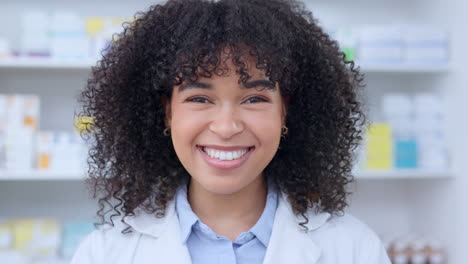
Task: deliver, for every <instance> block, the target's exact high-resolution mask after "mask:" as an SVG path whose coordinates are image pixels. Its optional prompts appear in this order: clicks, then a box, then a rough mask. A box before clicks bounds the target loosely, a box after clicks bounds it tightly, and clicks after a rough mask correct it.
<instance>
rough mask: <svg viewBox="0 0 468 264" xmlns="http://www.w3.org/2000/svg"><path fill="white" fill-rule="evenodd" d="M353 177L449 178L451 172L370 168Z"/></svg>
mask: <svg viewBox="0 0 468 264" xmlns="http://www.w3.org/2000/svg"><path fill="white" fill-rule="evenodd" d="M355 175H356V176H355V178H356V179H357V180H359V179H366V180H384V179H387V180H388V179H421V180H425V179H451V178H452V177H453V176H452V173H451V172H450V171H448V170H446V171H445V170H444V171H429V170H417V169H401V170H370V171H360V172H357V173H356V174H355Z"/></svg>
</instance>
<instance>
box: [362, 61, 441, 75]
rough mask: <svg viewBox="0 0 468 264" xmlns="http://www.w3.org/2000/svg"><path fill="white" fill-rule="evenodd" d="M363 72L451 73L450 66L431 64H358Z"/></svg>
mask: <svg viewBox="0 0 468 264" xmlns="http://www.w3.org/2000/svg"><path fill="white" fill-rule="evenodd" d="M356 65H357V66H360V67H361V69H362V71H363V72H367V73H446V72H449V71H450V66H449V65H431V64H394V65H392V64H366V63H362V64H359V62H356Z"/></svg>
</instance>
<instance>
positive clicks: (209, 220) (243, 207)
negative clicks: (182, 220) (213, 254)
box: [188, 176, 267, 241]
mask: <svg viewBox="0 0 468 264" xmlns="http://www.w3.org/2000/svg"><path fill="white" fill-rule="evenodd" d="M266 194H267V186H266V183H265V180H264V177H263V176H260V177H258V178H257V179H256V180H255V181H254V182H252V183H251V184H249V185H248V186H246V187H245V188H243V189H242V190H240V191H238V192H235V193H232V194H218V193H212V192H209V191H207V190H206V189H204V188H203V187H202V186H201V185H200V184H199V183H197V182H196V181H195V180H193V179H192V180H191V183H190V186H189V190H188V200H189V203H190V205H191V207H192V210H193V212H194V213H195V214H196V215H197V216H198V217H199V218H200V220H201V221H202V222H203V223H204V224H206V225H208V226H209V227H210V228H211V229H212V230H213V231H214V232H216V233H217V234H218V235H223V236H226V237H228V238H229V239H231V240H233V241H234V240H235V238H236V237H237V235H238V234H239V233H241V232H246V231H248V230H249V229H250V228H251V227H252V226H254V225H255V223H257V221H258V219H259V218H260V216H261V215H262V212H263V210H264V208H265V203H266Z"/></svg>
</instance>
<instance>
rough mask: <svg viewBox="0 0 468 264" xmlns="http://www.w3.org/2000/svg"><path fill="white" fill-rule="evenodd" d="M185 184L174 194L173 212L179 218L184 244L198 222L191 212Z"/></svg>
mask: <svg viewBox="0 0 468 264" xmlns="http://www.w3.org/2000/svg"><path fill="white" fill-rule="evenodd" d="M187 197H188V196H187V183H184V184H182V185H181V186H180V187H179V188H178V189H177V192H176V197H175V207H176V208H175V210H176V212H177V215H178V217H179V224H180V231H181V235H182V242H183V243H186V242H187V239H188V238H189V236H190V233H191V232H192V227H193V225H195V224H196V223H197V221H199V218H198V216H197V215H196V214H195V213H194V212H193V211H192V207H191V206H190V204H189V202H188V199H187Z"/></svg>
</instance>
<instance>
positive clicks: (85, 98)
mask: <svg viewBox="0 0 468 264" xmlns="http://www.w3.org/2000/svg"><path fill="white" fill-rule="evenodd" d="M361 82H362V78H361V75H360V73H359V71H358V70H357V69H355V68H354V64H353V63H352V62H347V61H345V60H344V56H343V54H342V53H341V52H340V51H339V47H338V44H337V43H336V42H335V41H332V40H331V39H330V37H329V36H328V35H327V34H326V33H324V31H323V30H322V29H321V28H320V27H319V26H317V24H316V21H315V20H314V19H313V17H312V15H311V13H310V12H308V11H306V10H305V9H304V7H303V5H302V4H301V3H300V2H297V1H294V0H249V1H247V0H221V1H216V2H214V1H204V0H169V1H168V2H166V3H164V4H161V5H155V6H153V7H151V8H150V9H149V11H147V12H145V13H140V14H138V16H137V17H136V19H135V21H134V22H132V23H131V24H128V25H126V26H125V30H124V31H123V33H121V34H120V35H119V37H118V38H117V40H116V41H115V42H114V43H113V44H112V46H111V47H110V49H109V50H108V51H107V53H106V54H105V55H104V57H103V59H102V60H101V61H100V63H99V65H98V67H95V68H93V72H92V77H91V78H90V80H89V81H88V85H87V89H85V91H84V92H83V94H82V97H81V102H82V103H83V104H84V111H83V112H82V115H87V116H92V117H93V119H94V123H93V126H90V127H88V129H87V131H86V132H87V133H86V135H87V136H90V139H91V142H92V144H93V145H92V149H91V151H90V159H89V163H90V170H89V173H90V176H91V177H90V180H89V183H90V184H91V186H92V187H93V189H94V195H95V197H98V198H99V205H100V210H99V211H98V215H99V216H100V217H101V224H102V226H101V227H100V228H99V229H98V230H96V231H95V232H93V233H92V234H91V235H89V236H88V237H87V238H86V240H85V241H83V243H82V245H81V246H80V248H79V249H78V251H77V252H76V254H75V256H74V259H73V261H72V263H74V264H94V263H113V264H127V263H139V264H146V263H148V264H149V263H194V264H197V263H204V264H205V263H320V264H332V263H333V264H336V263H343V264H345V263H346V264H351V263H356V264H358V263H359V264H365V263H369V264H377V263H378V264H385V263H390V262H389V260H388V257H387V255H386V253H385V250H384V248H383V246H382V245H381V242H380V240H379V239H378V237H377V236H376V235H375V233H374V232H373V231H371V230H370V229H369V228H368V227H367V226H366V225H364V224H363V223H361V222H360V221H359V220H357V219H355V218H353V217H352V216H350V215H346V214H344V209H345V207H346V206H347V203H346V197H347V192H346V185H347V184H348V183H349V182H351V180H352V175H351V168H352V161H353V155H352V153H353V150H354V148H355V147H356V146H357V145H358V144H359V142H360V140H361V135H362V132H363V126H364V124H365V120H364V115H363V113H362V110H361V104H360V102H359V100H358V92H359V88H360V87H361Z"/></svg>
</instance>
